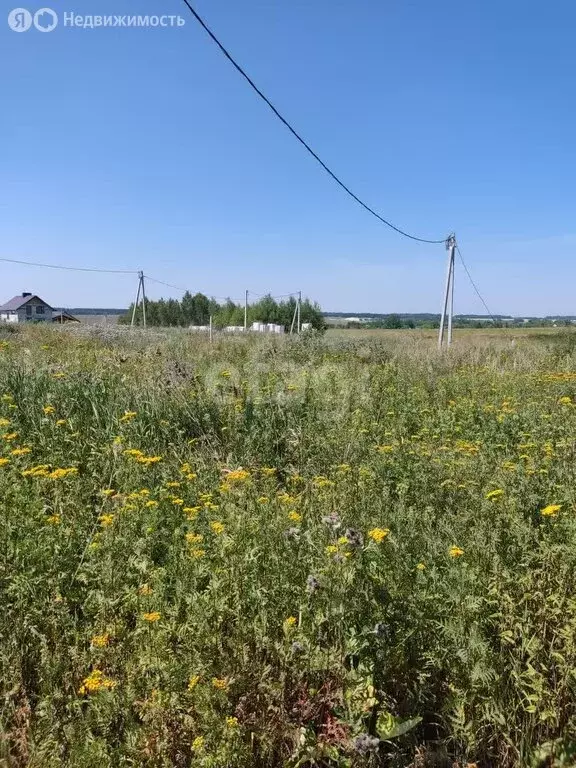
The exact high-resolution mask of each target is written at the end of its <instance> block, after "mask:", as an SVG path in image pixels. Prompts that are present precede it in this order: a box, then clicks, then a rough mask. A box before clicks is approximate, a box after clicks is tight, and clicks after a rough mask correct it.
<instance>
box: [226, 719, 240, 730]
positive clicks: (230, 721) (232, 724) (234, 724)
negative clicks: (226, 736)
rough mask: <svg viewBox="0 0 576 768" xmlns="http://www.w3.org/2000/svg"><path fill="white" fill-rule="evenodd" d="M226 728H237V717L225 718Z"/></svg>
mask: <svg viewBox="0 0 576 768" xmlns="http://www.w3.org/2000/svg"><path fill="white" fill-rule="evenodd" d="M226 727H227V728H238V718H237V717H227V718H226Z"/></svg>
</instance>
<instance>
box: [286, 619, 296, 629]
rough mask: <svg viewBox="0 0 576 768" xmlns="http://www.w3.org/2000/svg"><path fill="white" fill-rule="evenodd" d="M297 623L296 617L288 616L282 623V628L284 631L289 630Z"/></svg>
mask: <svg viewBox="0 0 576 768" xmlns="http://www.w3.org/2000/svg"><path fill="white" fill-rule="evenodd" d="M297 621H298V619H297V618H296V616H288V618H287V619H286V620H285V621H284V626H285V627H286V629H291V628H292V627H293V626H294V625H295V624H296V622H297Z"/></svg>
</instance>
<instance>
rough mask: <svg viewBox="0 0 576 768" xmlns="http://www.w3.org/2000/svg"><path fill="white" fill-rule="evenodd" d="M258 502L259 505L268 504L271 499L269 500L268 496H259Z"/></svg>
mask: <svg viewBox="0 0 576 768" xmlns="http://www.w3.org/2000/svg"><path fill="white" fill-rule="evenodd" d="M256 501H257V502H258V504H268V502H269V501H270V499H269V498H268V496H258V498H257V499H256Z"/></svg>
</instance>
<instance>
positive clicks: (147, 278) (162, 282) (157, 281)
mask: <svg viewBox="0 0 576 768" xmlns="http://www.w3.org/2000/svg"><path fill="white" fill-rule="evenodd" d="M144 277H145V278H146V280H150V282H151V283H158V285H164V286H166V288H173V289H174V290H175V291H180V292H181V293H186V291H189V290H190V289H189V288H182V286H180V285H173V284H172V283H165V282H164V280H157V279H156V278H155V277H150V275H144ZM209 298H211V299H220V300H221V301H228V299H230V301H237V302H243V301H244V299H235V298H233V297H231V296H210V297H209Z"/></svg>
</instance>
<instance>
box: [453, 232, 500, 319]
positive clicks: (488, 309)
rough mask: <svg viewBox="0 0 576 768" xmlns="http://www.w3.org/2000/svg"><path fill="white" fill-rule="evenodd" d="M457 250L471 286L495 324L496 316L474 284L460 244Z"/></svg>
mask: <svg viewBox="0 0 576 768" xmlns="http://www.w3.org/2000/svg"><path fill="white" fill-rule="evenodd" d="M456 250H457V251H458V256H459V257H460V261H461V262H462V266H463V267H464V271H465V272H466V274H467V275H468V280H470V283H471V285H472V288H474V290H475V292H476V295H477V296H478V298H479V299H480V301H481V302H482V304H483V305H484V309H485V310H486V312H488V314H489V315H490V317H491V318H492V321H493V322H496V318H495V317H494V315H493V314H492V312H491V311H490V307H489V306H488V304H487V303H486V302H485V301H484V297H483V296H482V294H481V293H480V290H479V289H478V286H477V285H476V283H475V282H474V279H473V277H472V275H471V274H470V270H469V269H468V267H467V266H466V262H465V261H464V257H463V256H462V251H461V250H460V246H459V245H458V243H456Z"/></svg>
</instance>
